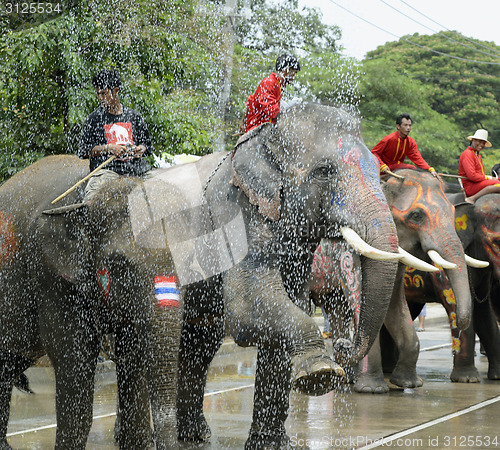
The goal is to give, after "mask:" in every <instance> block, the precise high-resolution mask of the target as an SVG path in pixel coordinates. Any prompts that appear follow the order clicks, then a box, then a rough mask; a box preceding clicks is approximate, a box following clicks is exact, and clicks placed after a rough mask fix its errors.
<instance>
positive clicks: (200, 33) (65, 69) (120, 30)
mask: <svg viewBox="0 0 500 450" xmlns="http://www.w3.org/2000/svg"><path fill="white" fill-rule="evenodd" d="M195 4H196V2H195V1H194V0H187V1H179V0H153V1H151V0H147V1H146V0H141V1H136V2H129V1H124V0H100V1H97V0H88V1H87V2H71V1H67V2H64V8H65V9H64V12H63V13H62V14H61V15H59V16H57V17H55V18H54V19H52V20H50V21H45V22H44V21H41V22H34V23H29V22H23V23H20V22H19V21H16V20H14V19H11V21H10V22H9V23H7V24H6V25H8V26H9V27H10V29H8V30H6V31H5V32H4V33H2V35H1V36H0V99H1V105H2V110H1V111H0V149H2V151H3V153H4V154H3V155H2V159H0V164H1V166H0V171H1V172H0V177H5V176H8V175H10V174H11V173H12V172H13V171H16V170H18V169H19V168H22V167H23V166H24V165H25V164H26V163H29V162H31V161H32V160H33V159H34V158H37V157H39V156H41V155H45V154H50V153H73V152H74V151H75V149H76V146H77V143H78V140H79V135H80V130H81V125H82V123H83V121H84V119H85V117H86V116H87V115H88V114H89V113H90V112H91V111H92V110H93V109H94V108H95V107H96V106H97V99H96V96H95V92H94V90H93V89H92V87H91V85H90V80H91V79H92V77H93V75H94V74H95V73H96V72H97V71H98V70H99V69H101V68H115V69H117V70H118V71H119V72H120V73H121V75H122V78H123V80H124V83H123V85H122V89H121V98H122V101H123V103H124V104H126V105H128V106H131V107H132V108H136V109H138V110H139V111H140V112H141V113H142V115H143V116H144V118H145V120H146V122H147V123H149V124H150V126H151V134H152V138H153V144H154V145H155V147H157V148H158V149H159V150H163V149H165V150H167V151H170V150H171V149H172V148H177V147H179V146H180V147H181V148H183V149H186V150H188V151H189V152H191V153H196V154H203V153H204V152H207V151H208V150H209V141H210V140H211V139H212V138H213V136H214V130H216V129H217V128H218V122H217V119H216V118H215V117H214V115H213V114H212V112H211V108H210V105H211V103H212V101H213V97H214V96H216V95H217V86H218V72H217V71H214V70H213V66H214V63H213V60H216V59H217V58H218V55H217V52H216V48H215V44H216V43H217V40H218V39H220V33H218V31H217V30H218V28H217V23H215V22H214V21H213V20H211V18H209V17H208V18H207V17H206V16H205V17H204V16H200V15H197V14H195Z"/></svg>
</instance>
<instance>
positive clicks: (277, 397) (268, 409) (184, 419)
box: [178, 104, 397, 449]
mask: <svg viewBox="0 0 500 450" xmlns="http://www.w3.org/2000/svg"><path fill="white" fill-rule="evenodd" d="M353 180H356V182H355V183H354V182H353ZM205 198H206V202H207V207H208V209H209V210H210V211H211V217H210V219H211V221H212V222H213V224H214V225H215V226H218V225H217V224H219V223H228V222H229V218H228V217H225V215H227V212H226V211H228V210H233V209H234V208H233V207H229V208H228V203H229V204H233V205H237V207H238V208H239V209H240V210H241V212H242V216H243V218H244V223H245V235H244V236H237V240H242V239H245V240H246V242H247V246H248V254H247V255H246V256H245V258H244V259H243V260H242V261H241V262H239V263H237V264H235V266H234V267H233V268H230V269H229V270H227V271H225V272H224V273H223V274H222V275H221V277H215V278H214V279H210V280H208V281H207V282H206V284H205V285H203V283H205V282H202V283H198V284H195V285H192V286H188V287H187V293H186V313H185V315H186V317H187V319H188V323H187V328H186V332H183V335H182V344H181V353H180V355H181V356H180V361H181V366H184V368H185V370H181V371H180V379H179V401H178V404H179V409H178V411H179V432H180V434H181V435H182V437H184V438H186V439H195V440H196V439H199V440H201V439H203V438H204V437H206V436H207V433H208V431H207V425H206V421H205V419H204V417H203V412H202V403H203V390H202V388H200V389H198V388H196V389H193V386H204V384H205V381H206V373H207V369H208V364H209V363H210V361H211V359H212V357H213V355H214V354H215V351H216V350H217V348H218V342H220V339H221V334H220V333H222V327H220V326H218V327H217V326H213V328H214V331H212V332H208V331H207V328H209V326H210V325H209V326H208V327H207V326H205V327H204V326H202V325H200V324H197V323H195V321H194V320H190V319H193V318H194V317H195V316H199V315H200V314H196V315H191V316H190V314H191V313H190V312H189V311H191V310H192V309H195V308H196V305H199V304H207V301H206V300H207V295H206V294H204V293H206V292H207V291H209V292H212V293H214V295H217V294H220V295H221V296H222V297H223V303H224V308H225V317H226V320H227V324H228V328H229V330H230V332H231V334H232V335H233V337H234V338H235V340H236V342H238V343H239V344H241V345H255V344H256V345H258V348H259V349H258V361H257V373H256V384H255V386H256V387H255V397H254V415H253V422H252V427H251V430H250V436H249V439H248V441H247V443H246V448H247V449H250V448H252V449H253V448H285V447H286V446H287V445H288V444H287V442H288V438H287V437H286V432H285V428H284V423H285V419H286V416H287V409H288V396H289V390H290V388H291V386H292V384H293V385H295V387H297V388H299V389H301V390H303V391H305V392H309V393H316V394H322V393H324V392H326V391H328V390H329V389H331V388H332V386H333V384H334V382H335V380H333V382H332V381H330V379H331V378H334V376H335V373H336V372H337V369H336V368H335V367H336V366H335V364H333V361H332V360H331V359H330V358H329V357H328V354H327V352H326V349H325V346H324V343H323V340H322V337H321V334H320V332H319V330H318V328H317V327H316V326H315V324H314V322H313V320H312V319H311V318H310V317H309V315H308V314H307V313H306V312H305V311H304V310H306V311H309V309H310V306H309V292H308V280H309V275H310V272H311V265H312V258H313V253H314V249H315V248H316V247H317V245H318V243H319V241H320V239H321V238H322V237H335V236H340V232H339V228H340V227H341V226H346V227H350V228H352V229H353V230H355V231H356V232H357V233H358V234H359V235H360V236H361V237H362V238H363V239H364V240H365V241H366V242H368V243H369V244H371V245H373V246H374V247H377V248H378V249H380V250H383V251H386V252H392V253H394V252H397V237H396V234H395V228H394V223H393V221H392V217H391V215H390V211H389V209H388V207H387V204H386V202H385V198H384V196H383V194H382V191H381V188H380V183H379V179H378V173H377V170H376V167H375V165H374V162H373V160H372V158H371V155H370V152H369V151H368V149H367V148H366V146H365V145H364V144H363V142H362V140H361V138H360V137H359V130H358V128H357V124H356V123H355V122H354V121H353V119H352V118H351V117H350V116H348V115H347V114H346V113H344V112H343V111H341V110H337V109H334V108H329V107H323V106H320V105H315V104H308V105H300V106H296V107H292V108H290V109H288V110H287V111H286V112H285V113H283V114H282V115H280V116H279V118H278V121H277V123H276V125H275V126H271V125H270V124H264V125H262V126H261V127H259V128H257V129H254V130H252V131H251V132H249V133H247V134H246V135H244V136H243V137H242V138H241V139H240V141H239V143H238V144H237V146H236V148H235V152H234V154H233V155H232V156H231V157H228V158H226V159H224V161H223V163H222V164H221V165H220V167H219V168H218V169H217V171H215V172H214V174H213V176H211V177H210V179H209V183H208V184H207V186H206V189H205ZM197 260H198V261H201V263H200V265H201V266H202V267H204V266H205V264H204V263H203V257H202V256H197ZM362 265H363V267H364V270H365V273H366V276H365V277H364V279H363V286H362V295H361V301H360V307H361V311H360V319H359V322H360V325H359V329H358V334H357V336H356V338H355V342H354V347H353V350H352V355H351V358H352V360H353V361H356V360H359V359H360V358H362V357H363V355H364V354H366V352H367V351H368V349H369V347H370V346H371V344H372V342H373V339H375V337H376V335H377V333H378V330H379V328H380V326H381V324H382V320H383V317H384V316H385V311H386V309H387V304H388V302H389V298H390V293H391V292H390V291H391V289H390V287H391V286H392V283H393V280H394V276H395V272H396V267H397V263H396V262H394V261H377V262H374V261H372V260H369V259H367V258H365V257H363V258H362ZM379 271H380V272H379ZM375 272H376V273H377V275H376V276H375V277H374V276H373V275H372V274H374V273H375ZM380 279H384V280H387V282H386V283H380ZM388 286H389V289H388ZM367 292H369V293H370V294H371V296H370V301H369V302H368V301H367V295H366V293H367ZM200 295H201V297H200ZM212 298H213V297H212ZM206 316H207V315H206ZM206 320H207V321H209V319H206ZM215 328H217V330H215ZM210 338H211V339H210ZM195 363H196V364H195ZM292 367H293V371H292ZM181 368H182V367H181ZM292 372H293V373H292Z"/></svg>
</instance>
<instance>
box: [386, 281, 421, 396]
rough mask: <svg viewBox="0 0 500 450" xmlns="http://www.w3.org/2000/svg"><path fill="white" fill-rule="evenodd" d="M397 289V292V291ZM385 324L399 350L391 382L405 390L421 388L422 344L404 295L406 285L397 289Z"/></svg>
mask: <svg viewBox="0 0 500 450" xmlns="http://www.w3.org/2000/svg"><path fill="white" fill-rule="evenodd" d="M396 289H397V291H396ZM395 293H396V295H393V296H392V298H391V303H390V305H389V309H388V311H387V316H386V319H385V322H384V325H385V326H386V328H387V330H388V331H389V333H390V335H391V336H392V338H393V339H394V343H395V344H396V348H397V350H398V361H397V363H396V367H394V370H393V371H392V374H391V377H390V378H389V381H390V382H391V383H393V384H395V385H396V386H400V387H403V388H413V387H420V386H422V385H423V381H422V379H421V378H420V377H419V376H418V375H417V360H418V354H419V352H420V342H419V340H418V337H417V333H416V331H415V328H414V327H413V321H412V319H411V314H410V310H409V308H408V304H407V303H406V298H405V295H404V285H401V286H398V287H397V288H395Z"/></svg>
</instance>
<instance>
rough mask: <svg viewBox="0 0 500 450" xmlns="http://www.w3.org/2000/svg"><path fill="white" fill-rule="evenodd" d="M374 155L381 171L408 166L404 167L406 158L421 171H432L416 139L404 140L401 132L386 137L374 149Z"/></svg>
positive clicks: (408, 137) (407, 138)
mask: <svg viewBox="0 0 500 450" xmlns="http://www.w3.org/2000/svg"><path fill="white" fill-rule="evenodd" d="M372 153H373V154H374V155H375V156H376V157H377V158H378V160H379V161H380V171H382V170H384V169H385V168H386V167H389V169H390V170H393V169H396V168H397V167H398V166H407V164H405V165H403V161H404V160H405V158H408V159H409V160H410V161H412V162H413V163H414V164H415V165H416V166H417V167H420V168H421V169H424V170H429V169H431V167H430V166H429V164H427V163H426V162H425V160H424V158H422V155H421V154H420V152H419V151H418V149H417V143H416V142H415V139H413V138H411V137H410V136H407V137H406V138H405V139H402V138H401V136H399V131H395V132H394V133H391V134H389V135H387V136H386V137H384V138H383V139H382V140H381V141H380V142H379V143H378V144H377V145H376V146H375V147H373V148H372Z"/></svg>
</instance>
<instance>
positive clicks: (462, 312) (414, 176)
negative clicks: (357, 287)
mask: <svg viewBox="0 0 500 450" xmlns="http://www.w3.org/2000/svg"><path fill="white" fill-rule="evenodd" d="M397 174H398V175H400V176H402V177H404V179H399V178H389V179H388V181H386V182H384V187H383V189H384V193H385V195H386V197H387V201H388V202H389V205H390V207H391V211H392V215H393V217H394V221H395V223H396V227H397V230H398V237H399V242H400V245H401V247H402V248H403V249H404V250H406V251H407V252H409V253H410V254H413V255H415V256H417V257H419V258H422V259H425V258H427V259H430V260H431V261H432V262H434V263H435V264H436V265H438V266H440V267H442V268H443V269H444V271H445V273H446V275H447V277H448V279H449V281H450V284H451V287H452V288H453V292H454V295H455V299H456V303H457V326H458V327H459V328H460V329H465V328H467V327H468V325H469V322H470V317H471V297H470V290H469V282H468V277H467V266H466V262H465V255H464V252H463V248H462V245H461V242H460V239H459V238H458V236H457V233H456V231H455V229H454V226H453V224H454V207H453V205H452V204H451V203H450V202H449V200H448V199H447V197H446V195H445V193H444V191H443V189H442V187H441V185H440V182H439V181H438V180H437V179H436V178H434V177H433V176H432V175H431V174H430V173H428V172H423V171H420V170H411V169H404V170H399V171H397Z"/></svg>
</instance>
